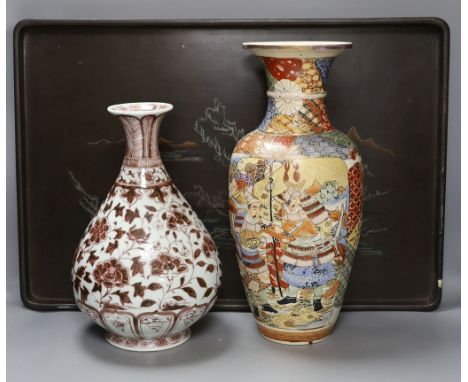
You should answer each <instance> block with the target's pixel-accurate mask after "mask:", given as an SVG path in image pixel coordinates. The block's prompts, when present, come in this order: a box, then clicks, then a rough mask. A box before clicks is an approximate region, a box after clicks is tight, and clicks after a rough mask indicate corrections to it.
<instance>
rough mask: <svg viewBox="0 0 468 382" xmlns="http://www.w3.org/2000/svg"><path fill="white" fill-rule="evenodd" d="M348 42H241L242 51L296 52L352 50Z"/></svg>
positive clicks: (351, 44)
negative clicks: (278, 50) (274, 50)
mask: <svg viewBox="0 0 468 382" xmlns="http://www.w3.org/2000/svg"><path fill="white" fill-rule="evenodd" d="M352 46H353V43H352V42H349V41H249V42H243V43H242V47H243V48H244V49H282V50H283V49H295V50H296V49H297V50H314V51H324V50H343V49H350V48H352Z"/></svg>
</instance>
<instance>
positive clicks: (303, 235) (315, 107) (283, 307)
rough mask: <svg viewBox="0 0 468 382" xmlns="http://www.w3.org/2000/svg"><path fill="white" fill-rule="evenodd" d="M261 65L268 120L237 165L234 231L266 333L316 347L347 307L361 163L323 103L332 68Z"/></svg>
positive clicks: (324, 64) (232, 182)
mask: <svg viewBox="0 0 468 382" xmlns="http://www.w3.org/2000/svg"><path fill="white" fill-rule="evenodd" d="M265 51H267V50H266V49H264V50H263V52H265ZM262 59H263V62H264V64H265V69H266V75H267V82H268V105H267V111H266V115H265V117H264V119H263V121H262V122H261V124H260V126H259V128H258V129H256V130H254V131H253V132H251V133H250V134H247V135H246V136H245V137H243V138H242V139H241V140H240V141H239V143H238V144H237V146H236V148H235V149H234V153H233V154H232V157H231V163H230V172H229V212H230V221H231V230H232V234H233V236H234V239H235V242H236V248H237V259H238V263H239V267H240V272H241V277H242V280H243V284H244V288H245V291H246V295H247V299H248V301H249V304H250V307H251V309H252V312H253V313H254V315H255V316H256V319H257V323H258V326H259V329H260V331H261V333H262V334H263V335H264V336H266V337H268V338H271V339H273V340H276V341H281V342H291V343H293V342H294V343H313V342H316V341H319V340H320V339H322V338H324V337H325V336H327V335H328V334H329V333H330V332H331V331H332V329H333V326H334V324H335V322H336V319H337V317H338V314H339V311H340V309H341V305H342V302H343V296H344V292H345V289H346V285H347V282H348V278H349V274H350V270H351V265H352V262H353V257H354V253H355V250H356V247H357V244H358V241H359V229H360V223H361V214H362V197H363V184H362V181H363V179H362V176H363V171H362V162H361V157H360V155H359V153H358V152H357V149H356V146H355V145H354V143H353V142H352V141H351V140H350V139H349V138H348V137H347V136H346V135H345V134H343V133H341V132H340V131H338V130H335V129H334V128H333V126H332V124H331V122H330V120H329V118H328V115H327V111H326V107H325V103H324V102H323V97H324V96H325V94H326V92H325V89H324V85H325V84H326V81H327V74H328V69H329V67H330V65H331V63H332V61H333V58H332V57H320V58H302V57H301V56H300V54H299V53H297V56H295V57H291V58H274V57H262Z"/></svg>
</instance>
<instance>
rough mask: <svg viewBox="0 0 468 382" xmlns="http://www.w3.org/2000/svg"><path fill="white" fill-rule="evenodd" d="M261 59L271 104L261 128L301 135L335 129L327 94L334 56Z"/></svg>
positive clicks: (268, 131)
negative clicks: (326, 102)
mask: <svg viewBox="0 0 468 382" xmlns="http://www.w3.org/2000/svg"><path fill="white" fill-rule="evenodd" d="M261 59H262V61H263V63H264V66H265V72H266V77H267V84H268V90H267V95H268V105H267V111H266V115H265V117H264V119H263V121H262V123H261V124H260V127H259V129H260V130H261V131H264V132H267V133H273V134H286V135H301V134H313V133H316V134H320V133H322V132H327V131H331V130H333V126H332V124H331V123H330V121H329V119H328V115H327V109H326V107H325V103H324V98H325V96H326V90H325V87H326V83H327V77H328V70H329V68H330V66H331V64H332V63H333V60H334V57H321V58H276V57H261Z"/></svg>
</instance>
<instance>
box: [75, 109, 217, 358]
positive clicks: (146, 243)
mask: <svg viewBox="0 0 468 382" xmlns="http://www.w3.org/2000/svg"><path fill="white" fill-rule="evenodd" d="M171 109H172V106H171V105H169V104H162V103H138V104H124V105H114V106H111V107H109V109H108V110H109V112H111V113H112V114H114V115H116V116H118V118H119V119H120V120H121V122H122V124H123V126H124V130H125V135H126V144H127V146H126V153H125V158H124V161H123V165H122V167H121V170H120V173H119V175H118V177H117V180H116V182H115V183H114V185H113V186H112V188H111V191H110V192H109V194H108V195H107V197H106V199H105V201H104V202H103V203H102V205H101V207H100V209H99V211H98V213H97V215H96V216H95V217H94V218H93V219H92V221H91V222H90V224H89V225H88V227H87V229H86V230H85V232H84V235H83V237H82V239H81V242H80V244H79V246H78V249H77V251H76V254H75V259H74V263H73V268H72V280H73V289H74V295H75V300H76V303H77V305H78V307H79V308H80V310H82V311H83V312H85V313H87V314H88V315H89V316H90V317H91V318H93V319H94V320H95V321H96V322H97V323H98V324H99V325H100V326H102V327H103V328H104V329H106V331H107V333H106V339H107V340H108V341H109V342H110V343H111V344H113V345H115V346H118V347H121V348H124V349H128V350H135V351H154V350H164V349H167V348H170V347H174V346H177V345H180V344H182V343H184V342H185V341H186V340H188V339H189V336H190V329H189V327H190V326H191V325H192V324H193V323H194V322H196V321H197V320H199V319H200V318H201V317H203V316H204V315H205V314H206V313H207V312H208V311H209V309H210V308H211V307H212V306H213V304H214V302H215V300H216V295H217V290H218V287H219V284H220V274H221V272H220V268H219V266H220V264H219V260H218V252H217V250H216V247H215V245H214V242H213V240H212V239H211V237H210V235H209V233H208V232H207V230H206V229H205V227H204V225H203V223H202V222H201V221H200V220H199V219H198V217H197V215H196V214H195V212H194V211H193V210H192V209H191V207H190V206H189V204H188V203H187V201H186V200H185V199H184V197H183V196H182V194H181V193H180V191H179V190H178V189H177V187H176V186H175V185H174V183H173V182H172V180H171V178H170V176H169V175H168V173H167V172H166V170H165V168H164V165H163V164H162V162H161V158H160V155H159V151H158V145H157V139H158V133H159V126H160V123H161V120H162V118H163V116H164V114H165V113H166V112H168V111H170V110H171Z"/></svg>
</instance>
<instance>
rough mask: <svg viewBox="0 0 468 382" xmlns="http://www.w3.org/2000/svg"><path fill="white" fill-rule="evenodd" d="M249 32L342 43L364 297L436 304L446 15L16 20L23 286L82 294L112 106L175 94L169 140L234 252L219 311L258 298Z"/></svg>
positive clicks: (51, 301)
mask: <svg viewBox="0 0 468 382" xmlns="http://www.w3.org/2000/svg"><path fill="white" fill-rule="evenodd" d="M252 40H254V41H255V40H257V41H258V40H270V41H271V40H345V41H352V42H353V43H354V47H353V49H352V50H351V51H348V52H345V53H343V54H342V55H341V56H340V57H338V59H337V60H336V63H335V64H334V67H333V68H332V70H331V74H330V79H329V85H328V94H329V96H328V97H327V103H328V106H329V114H330V116H331V119H332V121H333V122H334V123H335V125H336V126H337V127H338V128H340V129H341V130H343V131H344V132H347V133H348V134H349V135H350V136H351V137H352V138H353V139H354V140H355V141H356V143H357V144H358V146H359V149H360V151H361V153H362V155H363V158H364V160H365V163H366V193H365V199H366V200H365V208H364V226H363V230H362V239H361V243H360V247H359V250H358V253H357V256H356V260H355V264H354V269H353V272H352V275H351V280H350V284H349V289H348V292H347V295H346V299H345V308H348V309H349V308H352V309H408V310H413V309H418V310H429V309H433V308H435V307H436V306H437V305H438V303H439V301H440V296H441V289H440V286H441V275H442V240H443V216H444V214H443V211H444V181H445V166H444V165H445V148H446V139H445V138H446V118H447V82H448V49H449V31H448V27H447V25H446V24H445V22H443V21H441V20H439V19H427V18H426V19H385V20H383V19H370V20H369V19H365V20H288V21H286V20H268V21H265V20H262V21H258V20H257V21H47V20H41V21H39V20H28V21H22V22H20V23H19V24H18V25H17V27H16V30H15V50H16V53H15V73H16V77H15V78H16V82H15V84H16V118H17V119H16V134H17V168H18V203H19V224H20V237H19V242H20V250H21V294H22V299H23V301H24V303H25V304H26V305H27V306H28V307H30V308H34V309H72V308H74V307H75V305H74V304H73V297H72V285H71V282H70V275H69V270H70V262H71V259H72V255H73V252H74V250H75V247H76V245H77V243H78V241H79V239H80V236H81V234H82V232H83V230H84V228H85V226H86V225H87V223H88V221H89V220H90V219H91V216H92V215H93V214H94V212H95V211H96V209H97V208H98V206H99V204H100V201H101V200H102V199H103V197H104V196H105V194H106V193H107V191H108V190H109V188H110V186H111V185H112V183H113V181H114V178H115V177H116V175H117V172H118V170H119V166H120V164H121V161H122V157H123V150H124V140H123V138H124V134H123V130H122V128H121V127H120V123H119V121H118V120H116V119H115V117H112V116H111V115H109V114H108V113H107V111H106V107H107V105H110V104H115V103H122V102H131V101H164V102H169V103H173V104H174V105H175V108H174V111H172V112H171V113H169V115H168V116H167V117H166V119H165V120H164V123H163V126H162V130H161V142H160V143H161V144H160V146H161V151H162V156H163V159H164V161H165V163H166V167H167V169H168V171H169V173H170V174H171V175H172V177H173V179H174V181H175V183H176V184H177V185H178V187H179V188H180V190H181V191H182V192H183V193H184V195H185V196H186V198H187V199H188V200H189V202H190V203H191V204H192V206H193V207H194V208H195V209H196V210H197V212H198V214H199V215H200V217H201V218H202V219H203V220H204V222H205V224H206V225H207V227H208V229H209V230H210V231H211V233H212V235H213V237H214V239H215V241H216V243H217V245H218V247H219V250H220V253H221V260H222V262H223V272H224V276H223V289H222V291H221V294H220V298H219V301H218V303H217V305H216V307H215V309H217V310H245V309H247V304H246V301H245V298H244V292H243V289H242V286H241V281H240V277H239V274H238V268H237V264H236V262H235V257H234V253H233V246H232V242H231V239H230V232H229V222H228V211H227V207H226V190H227V164H228V156H229V154H230V153H231V150H232V149H233V147H234V145H235V143H236V140H237V139H239V137H240V136H241V135H243V134H244V133H247V132H249V131H251V130H252V129H254V128H255V127H256V125H257V124H258V123H259V122H260V120H261V118H262V116H263V113H264V110H265V105H266V96H265V87H266V84H265V79H264V77H263V71H262V69H261V64H260V62H259V60H258V59H257V58H256V57H253V56H252V55H251V54H249V52H246V51H244V50H243V49H242V48H241V43H242V42H243V41H252Z"/></svg>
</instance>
